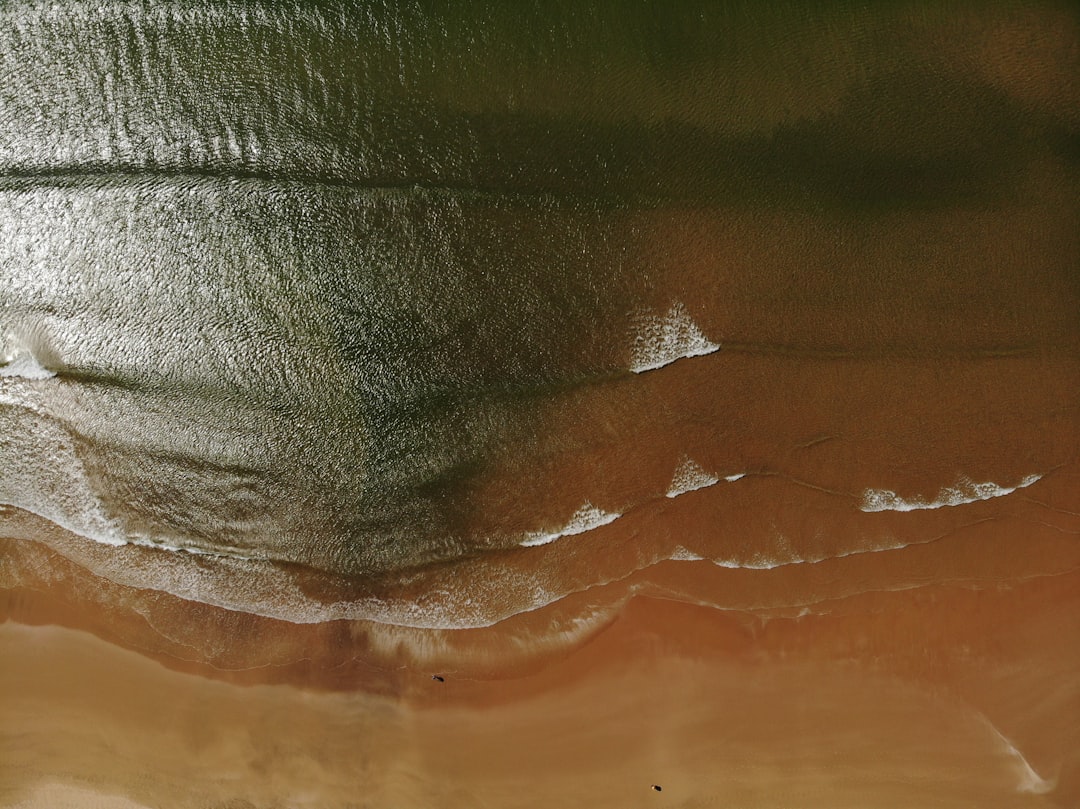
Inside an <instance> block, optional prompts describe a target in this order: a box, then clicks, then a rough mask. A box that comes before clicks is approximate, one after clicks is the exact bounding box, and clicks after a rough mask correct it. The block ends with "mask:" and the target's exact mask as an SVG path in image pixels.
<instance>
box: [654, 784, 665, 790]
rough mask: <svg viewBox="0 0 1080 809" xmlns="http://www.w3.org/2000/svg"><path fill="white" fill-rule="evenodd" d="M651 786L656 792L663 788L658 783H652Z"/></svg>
mask: <svg viewBox="0 0 1080 809" xmlns="http://www.w3.org/2000/svg"><path fill="white" fill-rule="evenodd" d="M652 788H653V789H655V790H656V791H657V792H660V791H661V790H662V789H663V787H662V786H660V785H659V784H653V785H652Z"/></svg>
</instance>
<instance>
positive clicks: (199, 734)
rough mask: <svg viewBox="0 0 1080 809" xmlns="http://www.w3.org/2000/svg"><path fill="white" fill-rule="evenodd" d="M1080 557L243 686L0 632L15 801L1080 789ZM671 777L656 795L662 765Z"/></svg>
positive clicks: (248, 802)
mask: <svg viewBox="0 0 1080 809" xmlns="http://www.w3.org/2000/svg"><path fill="white" fill-rule="evenodd" d="M1078 608H1080V576H1078V574H1077V573H1076V572H1073V573H1069V574H1063V575H1059V576H1054V577H1049V578H1047V577H1040V578H1038V579H1033V580H1031V581H1028V582H1026V583H1022V584H1013V585H1008V586H1007V585H1005V584H1002V585H1000V586H999V587H995V588H993V589H989V590H972V589H969V588H965V587H960V586H947V585H931V586H928V587H925V588H921V589H920V590H918V591H916V592H901V593H876V594H873V595H869V596H863V597H857V598H854V599H850V600H848V601H846V602H845V603H843V604H840V605H836V608H835V610H834V611H832V612H831V614H827V615H808V616H804V617H801V618H777V619H773V620H768V621H765V620H762V619H754V618H747V617H745V616H738V617H736V616H732V615H730V614H725V613H720V612H716V611H714V610H709V609H704V608H701V607H694V606H690V605H685V604H676V603H673V602H670V601H664V600H653V599H639V600H635V601H634V602H632V603H631V604H630V605H629V606H628V607H627V608H626V609H625V610H623V611H622V612H621V613H620V615H619V616H618V618H617V619H616V620H614V621H613V622H612V623H611V624H610V625H609V626H607V627H606V628H605V629H604V630H603V631H602V632H600V633H599V634H598V635H597V636H596V637H595V638H593V639H592V640H591V641H590V642H588V643H587V644H585V645H584V646H583V647H582V648H580V649H578V650H576V651H575V652H574V653H573V654H571V655H570V656H568V657H567V658H565V659H563V660H561V661H559V662H556V663H553V664H551V665H549V666H547V667H545V668H544V669H543V670H542V671H540V672H537V673H535V674H533V675H531V676H526V677H515V678H511V679H507V680H475V679H459V678H458V677H457V676H455V675H454V674H450V673H446V674H445V675H443V676H444V678H445V682H441V683H440V682H438V681H435V680H432V679H431V678H430V676H429V674H428V672H426V671H421V670H415V669H414V670H411V671H409V672H407V673H405V674H403V675H402V676H401V678H400V680H399V687H400V688H401V689H402V692H401V693H399V694H398V695H396V696H394V697H388V696H379V695H375V694H368V693H365V692H364V691H362V690H361V691H337V692H327V691H312V690H308V689H304V688H296V687H293V686H286V685H277V686H269V685H253V686H247V687H243V686H238V685H235V684H229V683H227V682H222V681H219V680H216V679H214V678H207V677H200V676H191V675H188V674H182V673H179V672H176V671H171V670H170V669H168V668H166V667H163V666H161V665H159V664H157V663H155V662H154V661H153V660H151V659H149V658H147V657H144V656H141V655H137V654H134V653H131V652H127V651H123V650H121V649H119V648H118V647H116V646H114V645H112V644H108V643H105V642H102V641H101V640H98V639H97V638H95V637H93V636H92V635H90V634H88V633H85V632H78V631H72V630H66V629H59V628H29V627H26V626H23V625H19V624H13V623H10V622H9V623H7V624H5V625H4V626H3V628H2V629H0V643H2V644H3V647H4V649H3V653H4V660H5V665H4V667H3V688H4V691H3V693H4V694H5V695H7V696H6V697H5V698H4V700H3V702H2V703H0V714H2V718H3V726H4V729H5V734H6V735H7V738H8V739H10V740H11V741H10V742H9V746H8V751H9V752H8V753H7V754H6V755H5V760H4V764H3V784H4V790H3V795H2V800H3V802H4V805H9V806H35V807H37V806H58V805H65V804H64V803H62V800H61V799H62V796H67V797H66V798H65V799H66V800H68V802H69V803H68V805H84V806H87V805H94V804H93V803H92V802H90V801H89V800H88V797H87V796H98V798H97V799H98V800H100V804H99V805H102V806H126V805H129V804H127V803H124V801H130V802H131V804H130V805H138V806H177V807H188V806H190V807H210V806H214V807H217V806H230V807H233V806H236V807H240V806H259V807H263V806H267V807H269V806H305V805H310V806H388V805H392V806H430V805H440V806H448V807H458V806H460V807H466V806H507V807H519V806H520V807H533V806H547V805H552V804H553V803H554V804H557V805H577V806H613V807H614V806H652V805H665V806H668V805H671V806H709V805H723V804H724V803H730V802H736V803H738V804H739V805H745V806H762V807H769V806H776V805H778V803H783V804H788V803H789V802H790V803H794V804H795V805H799V806H809V807H817V806H820V807H845V806H851V807H856V806H866V805H873V806H896V807H907V806H915V805H920V806H925V805H933V806H957V807H960V806H971V805H980V806H988V807H1013V806H1016V807H1023V806H1032V807H1035V806H1070V805H1073V803H1074V802H1075V799H1076V796H1077V794H1078V792H1077V788H1078V783H1077V777H1078V775H1080V760H1078V758H1077V754H1076V751H1077V750H1078V749H1080V738H1078V736H1077V734H1078V731H1077V725H1076V722H1075V721H1074V719H1075V716H1076V711H1077V709H1078V708H1080V687H1078V685H1077V680H1076V678H1075V677H1074V676H1072V675H1073V674H1074V673H1075V671H1076V670H1077V666H1078V664H1080V653H1078V650H1077V644H1076V643H1075V642H1071V639H1072V638H1075V637H1076V635H1077V631H1078V630H1080V626H1078V623H1080V619H1078V618H1077V616H1078V615H1080V609H1078ZM654 783H655V784H659V785H661V786H662V787H663V792H662V793H661V794H654V793H653V791H652V790H651V789H650V786H651V784H654Z"/></svg>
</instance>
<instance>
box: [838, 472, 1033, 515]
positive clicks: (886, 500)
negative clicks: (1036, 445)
mask: <svg viewBox="0 0 1080 809" xmlns="http://www.w3.org/2000/svg"><path fill="white" fill-rule="evenodd" d="M1042 477H1043V476H1042V475H1028V476H1027V477H1026V478H1024V479H1023V480H1021V481H1020V482H1019V483H1018V484H1016V485H1015V486H1000V485H998V484H997V483H994V482H993V481H990V482H988V483H975V482H974V481H972V480H970V479H968V478H962V479H961V480H960V482H959V483H957V484H956V485H955V486H948V487H946V488H944V489H942V490H941V491H940V492H938V494H937V497H936V498H935V499H933V500H927V499H925V498H921V497H917V498H915V499H913V500H905V499H904V498H902V497H900V495H898V494H897V493H896V492H890V491H889V490H888V489H867V490H866V491H865V492H863V499H862V503H861V504H860V506H859V508H860V509H861V510H862V511H867V512H873V511H920V510H923V509H933V508H943V507H947V506H962V505H966V504H967V503H977V502H979V501H980V500H992V499H993V498H995V497H1004V496H1005V495H1007V494H1012V493H1013V492H1015V491H1016V490H1017V489H1026V488H1027V487H1028V486H1030V485H1032V484H1033V483H1036V482H1038V481H1040V480H1042Z"/></svg>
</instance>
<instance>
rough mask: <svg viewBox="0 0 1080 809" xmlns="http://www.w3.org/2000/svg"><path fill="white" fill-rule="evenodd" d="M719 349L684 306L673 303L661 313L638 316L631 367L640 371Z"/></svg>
mask: <svg viewBox="0 0 1080 809" xmlns="http://www.w3.org/2000/svg"><path fill="white" fill-rule="evenodd" d="M719 350H720V346H719V344H717V343H714V342H712V341H710V340H709V339H708V338H707V337H706V336H705V335H704V333H703V332H702V331H701V329H699V328H698V327H697V324H696V323H694V321H693V320H692V319H691V317H690V315H689V313H688V312H687V311H686V307H684V306H683V305H682V304H681V303H676V304H674V305H673V306H672V307H671V308H670V309H669V310H668V311H667V314H665V315H663V316H659V317H658V316H656V315H645V316H642V317H641V318H640V319H639V325H638V329H637V333H636V334H635V335H634V346H633V352H632V354H631V359H630V370H631V371H633V372H634V373H636V374H640V373H643V372H645V371H652V370H654V369H656V368H663V367H664V366H665V365H670V364H671V363H673V362H675V361H676V360H681V359H683V358H685V357H700V356H703V355H705V354H712V353H713V352H714V351H719Z"/></svg>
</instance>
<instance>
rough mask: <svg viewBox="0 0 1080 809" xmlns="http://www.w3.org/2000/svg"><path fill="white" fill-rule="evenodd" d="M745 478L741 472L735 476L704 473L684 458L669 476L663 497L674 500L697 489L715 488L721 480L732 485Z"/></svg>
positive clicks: (744, 474) (697, 465) (695, 464)
mask: <svg viewBox="0 0 1080 809" xmlns="http://www.w3.org/2000/svg"><path fill="white" fill-rule="evenodd" d="M744 477H746V473H745V472H742V473H739V474H737V475H724V476H723V477H721V476H720V475H714V474H713V473H712V472H706V471H705V470H704V469H703V468H702V467H701V466H700V465H699V464H697V463H695V462H694V461H692V460H691V459H690V458H684V459H683V462H682V463H681V464H679V466H678V468H677V469H676V470H675V474H674V475H672V476H671V485H670V486H669V487H668V490H667V492H666V493H665V495H664V496H665V497H669V498H676V497H678V496H679V495H682V494H686V493H688V492H696V491H697V490H698V489H707V488H708V487H709V486H715V485H716V484H717V483H719V482H720V481H721V480H724V481H727V482H728V483H734V482H735V481H736V480H742V479H743V478H744Z"/></svg>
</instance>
